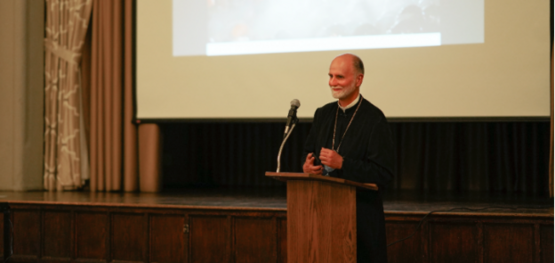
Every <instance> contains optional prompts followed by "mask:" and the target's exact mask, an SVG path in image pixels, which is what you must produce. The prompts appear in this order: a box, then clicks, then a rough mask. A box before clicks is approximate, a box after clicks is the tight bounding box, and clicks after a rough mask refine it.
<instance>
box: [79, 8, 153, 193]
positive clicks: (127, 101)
mask: <svg viewBox="0 0 555 263" xmlns="http://www.w3.org/2000/svg"><path fill="white" fill-rule="evenodd" d="M133 4H134V1H132V0H114V1H95V2H94V5H93V17H92V38H91V71H90V72H91V73H90V74H91V77H90V79H91V87H90V94H89V95H90V96H89V97H88V98H87V99H89V100H90V161H91V179H90V190H91V191H121V190H123V191H137V190H140V191H143V192H157V191H159V190H160V188H161V187H160V186H161V183H160V180H161V178H160V175H161V172H160V152H161V151H160V130H159V128H158V125H156V124H142V125H137V124H136V123H134V122H133ZM139 161H140V163H139Z"/></svg>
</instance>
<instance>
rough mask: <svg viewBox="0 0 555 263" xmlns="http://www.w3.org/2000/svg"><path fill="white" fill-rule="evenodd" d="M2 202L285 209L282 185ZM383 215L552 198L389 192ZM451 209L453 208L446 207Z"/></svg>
mask: <svg viewBox="0 0 555 263" xmlns="http://www.w3.org/2000/svg"><path fill="white" fill-rule="evenodd" d="M0 202H7V203H11V204H50V205H80V206H83V205H85V206H87V205H90V206H116V207H143V208H157V207H158V208H177V209H180V208H183V209H222V210H253V211H255V210H258V211H287V201H286V189H285V188H233V189H229V188H218V189H215V188H200V189H199V188H196V189H192V188H190V189H182V190H172V191H166V192H162V193H98V192H96V193H91V192H43V191H34V192H0ZM384 210H385V213H386V214H391V213H395V214H399V213H401V214H404V213H407V214H415V215H416V214H426V213H429V212H431V211H438V212H437V213H439V214H453V215H455V214H469V213H471V214H479V215H489V216H495V215H500V216H507V215H512V214H513V215H514V214H518V215H520V216H539V217H553V199H552V198H538V197H528V196H518V195H506V194H484V193H470V194H459V193H435V194H423V193H419V192H416V191H396V192H388V193H386V194H385V196H384ZM449 210H451V211H449Z"/></svg>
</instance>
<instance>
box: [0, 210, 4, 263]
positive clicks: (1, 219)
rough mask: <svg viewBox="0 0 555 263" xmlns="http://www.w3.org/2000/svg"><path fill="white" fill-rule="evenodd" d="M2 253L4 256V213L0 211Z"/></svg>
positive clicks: (0, 244) (0, 251) (0, 250)
mask: <svg viewBox="0 0 555 263" xmlns="http://www.w3.org/2000/svg"><path fill="white" fill-rule="evenodd" d="M0 255H1V256H2V258H3V257H4V213H0Z"/></svg>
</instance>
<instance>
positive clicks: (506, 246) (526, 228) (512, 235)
mask: <svg viewBox="0 0 555 263" xmlns="http://www.w3.org/2000/svg"><path fill="white" fill-rule="evenodd" d="M534 251H535V250H534V227H533V225H527V224H526V225H522V224H519V225H517V224H495V225H493V224H484V262H507V263H509V262H514V263H518V262H534V254H535V253H534Z"/></svg>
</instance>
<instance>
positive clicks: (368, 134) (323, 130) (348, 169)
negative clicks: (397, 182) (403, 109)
mask: <svg viewBox="0 0 555 263" xmlns="http://www.w3.org/2000/svg"><path fill="white" fill-rule="evenodd" d="M329 78H330V79H329V86H330V88H331V93H332V95H333V97H334V98H336V99H338V101H337V102H332V103H329V104H326V105H324V106H323V107H321V108H318V109H317V110H316V113H315V114H314V121H313V124H312V129H311V131H310V134H309V136H308V138H307V141H306V144H305V153H306V160H305V163H304V165H303V171H304V172H305V173H311V174H322V175H327V176H332V177H339V178H343V179H347V180H352V181H356V182H361V183H375V184H377V185H378V187H379V189H380V190H379V191H370V190H368V191H362V190H361V191H357V194H356V198H357V212H356V213H357V260H358V262H387V247H386V243H385V242H386V241H385V219H384V213H383V204H382V197H381V192H382V191H383V189H384V187H385V186H386V185H387V183H388V182H389V181H390V180H391V179H392V177H393V166H394V148H393V142H392V136H391V132H390V130H389V126H388V124H387V120H386V118H385V116H384V114H383V113H382V111H381V110H380V109H378V108H377V107H376V106H374V105H372V103H370V102H369V101H367V100H366V99H364V98H363V97H362V96H361V95H360V85H361V84H362V80H363V79H364V66H363V64H362V61H361V60H360V58H359V57H357V56H355V55H353V54H343V55H340V56H338V57H336V58H335V59H334V60H333V61H332V63H331V65H330V70H329Z"/></svg>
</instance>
